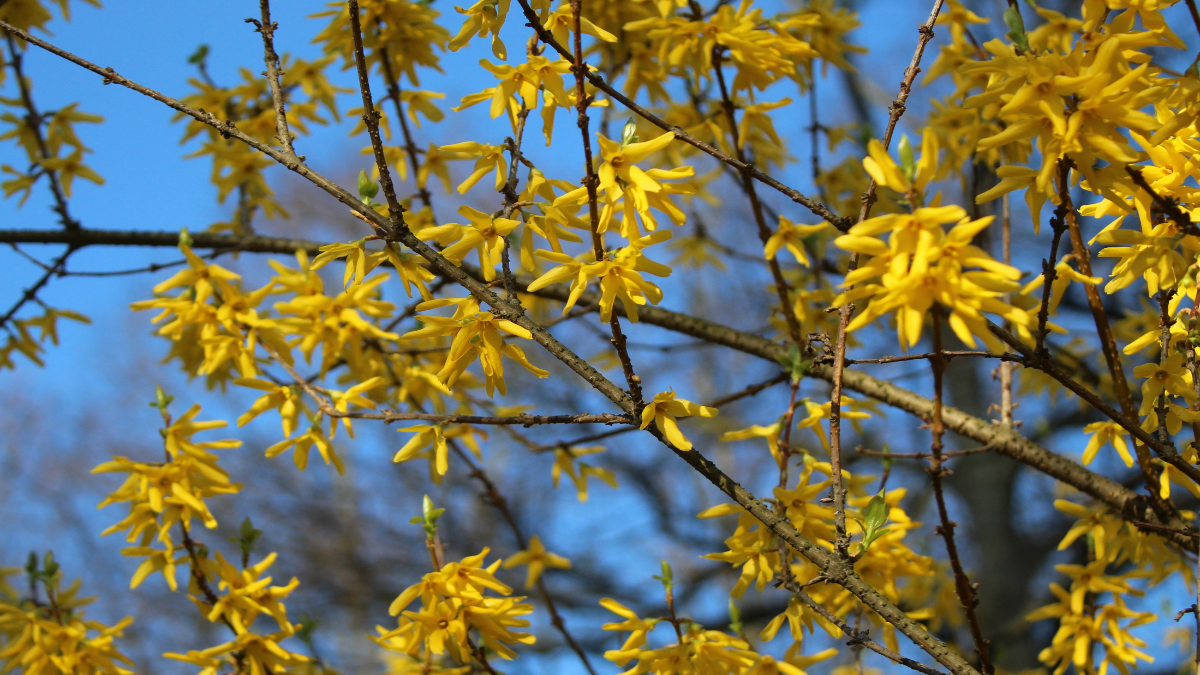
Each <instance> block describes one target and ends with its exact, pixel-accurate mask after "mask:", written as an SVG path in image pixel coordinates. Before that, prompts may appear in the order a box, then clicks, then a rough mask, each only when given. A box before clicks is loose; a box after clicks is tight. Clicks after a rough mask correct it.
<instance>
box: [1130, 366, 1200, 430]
mask: <svg viewBox="0 0 1200 675" xmlns="http://www.w3.org/2000/svg"><path fill="white" fill-rule="evenodd" d="M1133 376H1134V377H1139V378H1143V379H1145V380H1146V381H1145V382H1143V383H1142V407H1141V409H1140V410H1139V411H1138V412H1139V414H1142V415H1149V414H1151V413H1152V412H1153V411H1154V408H1155V407H1156V406H1157V405H1158V397H1159V396H1161V395H1163V394H1167V395H1169V396H1181V397H1183V398H1185V399H1187V400H1189V401H1191V400H1195V398H1196V392H1194V391H1193V390H1192V374H1191V373H1190V372H1188V370H1187V367H1186V365H1185V364H1184V356H1183V354H1180V353H1179V352H1173V353H1172V354H1171V355H1170V356H1169V357H1167V360H1166V361H1164V362H1162V363H1161V364H1159V363H1143V364H1142V365H1140V366H1138V367H1136V368H1134V369H1133Z"/></svg>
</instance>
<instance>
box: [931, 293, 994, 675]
mask: <svg viewBox="0 0 1200 675" xmlns="http://www.w3.org/2000/svg"><path fill="white" fill-rule="evenodd" d="M930 312H931V314H932V316H933V350H934V353H935V355H936V356H934V358H932V359H930V360H929V364H930V367H931V369H932V370H933V418H932V419H931V420H930V424H929V429H930V434H931V435H932V437H933V441H932V443H931V444H930V453H929V455H930V456H929V468H927V469H926V472H927V473H928V474H929V479H930V482H931V483H932V484H933V496H934V500H935V501H936V502H937V510H938V520H939V521H940V524H939V525H938V526H937V528H935V531H936V532H937V534H939V535H941V537H942V540H943V541H944V542H945V544H946V556H947V557H948V558H949V559H950V568H951V569H952V570H953V571H954V590H955V592H956V593H957V594H958V600H959V602H960V603H962V607H963V611H964V612H965V613H966V617H967V628H968V630H969V631H970V633H971V639H972V640H973V641H974V642H975V653H976V654H977V655H978V656H979V664H980V670H981V671H982V672H983V674H984V675H992V673H993V672H994V671H995V667H994V666H993V665H992V657H991V651H990V649H989V646H988V645H989V641H988V640H987V639H985V638H984V637H983V630H982V629H981V628H980V626H979V617H978V615H977V614H976V613H975V608H976V607H978V606H979V597H978V595H977V593H976V585H975V584H972V583H971V580H970V579H969V578H968V577H967V573H966V571H965V570H964V569H963V566H962V561H961V560H960V559H959V557H958V544H957V543H956V542H955V539H954V528H955V526H956V525H957V523H955V522H954V521H952V520H950V513H949V512H948V511H947V510H946V496H945V493H944V490H943V489H942V479H943V478H944V477H945V476H946V475H947V474H949V473H950V472H949V470H948V469H946V468H945V466H944V462H945V456H944V455H943V454H942V437H943V435H944V434H945V433H946V425H945V422H944V421H943V419H942V379H943V376H944V375H945V372H946V361H945V360H944V359H943V358H942V357H941V352H942V310H941V307H940V306H939V305H938V304H937V303H934V305H933V307H932V308H931V310H930Z"/></svg>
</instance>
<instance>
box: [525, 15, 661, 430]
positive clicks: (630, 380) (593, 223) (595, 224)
mask: <svg viewBox="0 0 1200 675" xmlns="http://www.w3.org/2000/svg"><path fill="white" fill-rule="evenodd" d="M521 4H522V6H523V7H528V5H526V4H525V0H521ZM530 12H532V9H530V10H529V11H528V12H527V13H526V16H527V17H529V20H530V21H531V26H533V28H534V29H535V30H536V31H537V33H538V36H539V37H540V38H541V39H542V41H543V42H546V43H547V44H550V42H551V41H553V40H554V37H553V36H552V35H550V33H549V32H548V31H546V29H545V28H544V27H543V26H542V24H541V21H539V20H538V18H537V15H536V14H531V13H530ZM571 20H572V21H573V22H574V26H573V28H574V41H575V52H574V54H569V53H566V50H564V49H563V48H562V47H561V46H560V45H558V43H557V42H555V43H554V44H553V45H551V46H552V47H554V48H555V49H557V50H558V51H559V53H561V54H563V56H564V58H566V59H568V60H570V61H571V64H572V65H571V72H572V73H574V74H575V110H576V113H577V116H576V125H577V126H578V127H579V133H580V136H582V138H583V164H584V170H585V174H584V178H583V181H584V184H585V185H586V187H587V196H588V217H589V225H590V227H591V232H592V253H593V254H594V255H595V256H596V260H597V261H601V260H604V258H605V255H606V254H605V251H604V238H603V235H601V233H600V211H599V207H598V206H597V203H596V200H597V196H596V190H597V188H598V187H599V185H600V179H599V177H597V176H596V168H595V165H594V162H593V159H592V134H591V131H590V127H591V121H590V120H589V119H588V114H587V109H588V106H589V105H591V99H590V98H589V97H588V95H587V88H586V86H585V85H584V80H585V79H587V76H588V66H587V64H586V63H584V61H583V30H582V25H581V24H582V22H583V0H571ZM608 325H609V330H610V331H611V332H612V346H613V349H615V350H616V352H617V359H618V360H619V361H620V362H621V371H622V373H623V374H624V375H625V384H626V385H627V386H628V387H629V396H630V397H631V398H632V400H633V404H634V405H635V406H636V407H637V408H638V412H640V411H641V408H642V406H643V403H644V401H643V399H642V379H641V378H640V377H638V376H637V373H635V372H634V370H633V360H632V359H630V358H629V348H628V346H627V344H626V342H627V341H626V339H625V332H624V331H623V330H621V322H620V320H619V319H617V316H616V315H615V314H614V315H612V316H611V318H610V319H609V322H608Z"/></svg>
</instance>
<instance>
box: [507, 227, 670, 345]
mask: <svg viewBox="0 0 1200 675" xmlns="http://www.w3.org/2000/svg"><path fill="white" fill-rule="evenodd" d="M670 238H671V233H670V232H651V233H650V234H648V235H646V236H644V237H639V238H637V239H635V240H633V241H632V242H630V244H629V246H626V247H625V248H622V249H619V250H618V251H616V252H614V253H613V254H612V255H611V256H610V259H608V260H600V261H596V262H590V263H589V262H582V261H579V260H576V259H574V258H572V257H571V256H569V255H567V254H565V253H555V252H553V251H542V250H539V251H535V252H534V255H536V256H537V257H539V258H541V259H543V260H549V261H551V262H556V263H559V265H558V266H557V267H555V268H554V269H551V270H550V271H548V272H546V273H545V274H543V275H542V276H540V277H538V278H537V279H535V280H534V281H533V283H531V284H529V292H531V293H533V292H535V291H537V290H538V289H541V288H545V287H546V286H549V285H550V284H556V283H562V282H565V281H570V282H571V294H570V295H569V296H568V297H567V302H566V305H565V306H564V307H563V314H566V313H567V312H569V311H571V308H572V307H574V306H575V302H576V301H577V300H579V296H580V295H582V294H583V292H584V290H586V289H587V285H588V281H589V280H590V279H593V278H597V279H599V280H600V320H601V321H604V322H607V321H609V320H610V319H611V318H612V310H613V304H614V303H615V302H616V300H617V298H620V299H621V306H622V307H624V308H625V315H626V316H627V317H629V320H630V321H631V322H633V323H637V322H638V313H637V307H638V305H644V304H646V301H647V300H648V301H650V303H651V304H654V305H657V304H658V303H659V302H660V301H661V300H662V297H663V294H662V289H660V288H659V287H658V286H657V285H655V284H653V283H651V282H649V281H646V279H645V278H644V277H642V275H641V272H646V273H647V274H653V275H655V276H660V277H666V276H670V275H671V268H670V267H667V266H666V265H663V264H662V263H658V262H655V261H653V260H650V259H649V258H647V257H645V256H644V255H642V249H644V248H646V247H647V246H650V245H653V244H657V243H659V242H663V241H666V240H668V239H670ZM592 256H593V254H584V256H583V257H585V258H586V257H592Z"/></svg>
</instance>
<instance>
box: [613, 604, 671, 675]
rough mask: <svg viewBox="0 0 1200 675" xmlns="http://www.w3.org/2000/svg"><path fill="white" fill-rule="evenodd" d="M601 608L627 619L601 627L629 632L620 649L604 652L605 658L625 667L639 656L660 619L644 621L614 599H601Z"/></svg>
mask: <svg viewBox="0 0 1200 675" xmlns="http://www.w3.org/2000/svg"><path fill="white" fill-rule="evenodd" d="M600 606H601V607H603V608H604V609H607V610H608V611H610V612H612V613H613V614H616V615H617V616H619V617H621V618H622V619H625V620H624V621H620V622H615V621H614V622H609V623H606V624H604V625H603V626H601V628H602V629H604V630H620V631H629V637H628V638H627V639H626V640H625V644H623V645H621V648H620V649H617V650H610V651H607V652H604V658H606V659H608V660H609V661H612V662H614V663H616V664H617V665H618V666H624V665H625V664H626V663H628V662H629V660H630V659H632V658H634V657H635V656H637V653H638V651H640V647H641V646H642V645H644V644H646V636H647V635H649V634H650V632H651V631H653V630H654V628H655V626H657V625H658V619H643V618H640V617H639V616H638V615H637V613H636V612H634V611H633V610H632V609H629V608H628V607H626V606H625V605H622V604H621V603H619V602H617V601H616V600H613V599H612V598H601V599H600Z"/></svg>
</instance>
